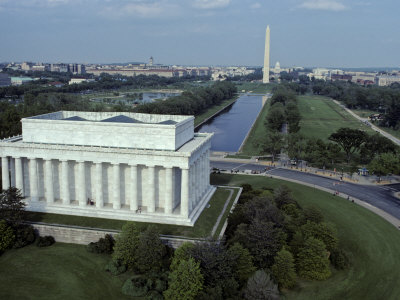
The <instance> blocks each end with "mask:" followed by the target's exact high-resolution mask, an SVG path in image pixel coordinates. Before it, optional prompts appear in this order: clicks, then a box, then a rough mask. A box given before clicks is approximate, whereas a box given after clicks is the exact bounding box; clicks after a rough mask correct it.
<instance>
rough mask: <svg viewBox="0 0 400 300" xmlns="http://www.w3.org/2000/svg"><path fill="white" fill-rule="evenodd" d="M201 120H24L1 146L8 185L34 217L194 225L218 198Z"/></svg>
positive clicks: (72, 116)
mask: <svg viewBox="0 0 400 300" xmlns="http://www.w3.org/2000/svg"><path fill="white" fill-rule="evenodd" d="M193 121H194V117H192V116H176V115H154V114H139V113H119V112H100V113H98V112H74V111H59V112H55V113H50V114H45V115H39V116H34V117H30V118H24V119H22V120H21V122H22V135H21V136H17V137H12V138H8V139H4V140H1V141H0V156H1V167H2V186H3V189H7V188H8V187H10V186H15V187H17V188H18V189H20V190H21V191H22V194H23V196H24V197H25V201H26V203H27V207H26V208H27V210H30V211H37V212H48V213H57V214H68V215H79V216H89V217H100V218H108V219H120V220H132V221H142V222H155V223H166V224H177V225H187V226H193V225H194V223H195V222H196V220H197V218H198V217H199V215H200V214H201V212H202V210H203V209H204V207H205V206H206V205H207V203H208V200H209V199H210V197H211V196H212V194H213V193H214V191H215V188H214V187H212V186H210V183H209V182H210V180H209V175H210V166H209V153H210V146H211V136H212V134H209V133H194V124H193Z"/></svg>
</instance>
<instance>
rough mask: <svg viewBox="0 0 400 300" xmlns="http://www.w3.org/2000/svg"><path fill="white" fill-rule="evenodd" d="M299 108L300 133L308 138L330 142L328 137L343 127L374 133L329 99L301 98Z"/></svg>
mask: <svg viewBox="0 0 400 300" xmlns="http://www.w3.org/2000/svg"><path fill="white" fill-rule="evenodd" d="M298 107H299V110H300V114H301V117H302V119H301V121H300V127H301V129H300V133H302V134H303V135H304V136H305V137H308V138H311V137H315V138H320V139H322V140H324V141H328V137H329V136H330V135H331V134H332V133H333V132H335V131H337V130H338V129H339V128H341V127H349V128H353V129H360V130H364V131H366V132H367V133H370V134H371V133H373V132H374V131H373V130H372V129H371V128H370V127H368V126H366V125H364V124H362V123H361V122H360V121H358V120H357V119H355V118H354V117H353V116H351V115H350V114H349V113H348V112H346V111H345V110H344V109H343V108H342V107H340V106H339V105H337V104H336V103H334V102H333V101H332V100H331V99H330V98H327V97H321V96H310V95H307V96H299V97H298Z"/></svg>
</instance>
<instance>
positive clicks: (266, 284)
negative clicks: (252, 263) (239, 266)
mask: <svg viewBox="0 0 400 300" xmlns="http://www.w3.org/2000/svg"><path fill="white" fill-rule="evenodd" d="M244 297H245V299H248V300H275V299H279V291H278V286H277V285H276V284H275V283H274V282H273V281H272V279H271V277H270V275H269V274H267V273H265V271H264V270H258V271H256V272H255V273H254V274H253V276H251V277H250V278H249V280H248V281H247V287H246V289H245V291H244Z"/></svg>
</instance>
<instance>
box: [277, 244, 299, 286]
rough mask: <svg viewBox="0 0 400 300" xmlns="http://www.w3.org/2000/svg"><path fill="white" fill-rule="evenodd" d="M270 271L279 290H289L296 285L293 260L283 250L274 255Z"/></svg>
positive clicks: (287, 252)
mask: <svg viewBox="0 0 400 300" xmlns="http://www.w3.org/2000/svg"><path fill="white" fill-rule="evenodd" d="M271 271H272V275H273V277H274V279H275V281H276V282H277V283H278V285H279V287H280V288H281V289H282V288H291V287H293V286H294V285H295V284H296V271H295V265H294V258H293V255H292V253H290V252H289V251H287V250H286V249H285V248H283V249H282V250H281V251H279V252H278V253H277V254H276V256H275V258H274V264H273V266H272V267H271Z"/></svg>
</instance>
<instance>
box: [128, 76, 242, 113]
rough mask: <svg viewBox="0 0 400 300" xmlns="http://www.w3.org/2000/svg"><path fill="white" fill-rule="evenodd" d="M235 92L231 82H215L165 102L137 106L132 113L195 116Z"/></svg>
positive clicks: (230, 96)
mask: <svg viewBox="0 0 400 300" xmlns="http://www.w3.org/2000/svg"><path fill="white" fill-rule="evenodd" d="M236 92H237V89H236V86H235V85H234V84H233V83H232V82H227V81H222V82H216V83H214V84H213V85H212V86H210V87H204V88H197V89H195V90H192V91H186V92H183V93H182V94H181V95H180V96H176V97H171V98H169V99H167V100H165V101H159V102H152V103H145V104H143V105H139V106H137V107H136V108H135V109H134V111H135V112H139V113H150V114H169V115H197V114H199V113H201V112H203V111H204V110H205V109H207V108H209V107H211V106H213V105H218V104H220V103H221V102H223V101H224V100H227V99H231V98H232V97H233V96H234V95H235V93H236Z"/></svg>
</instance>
